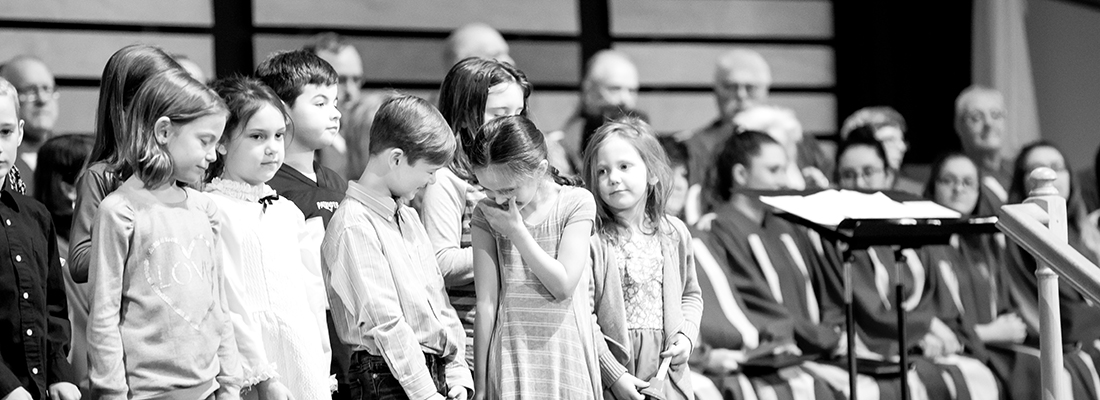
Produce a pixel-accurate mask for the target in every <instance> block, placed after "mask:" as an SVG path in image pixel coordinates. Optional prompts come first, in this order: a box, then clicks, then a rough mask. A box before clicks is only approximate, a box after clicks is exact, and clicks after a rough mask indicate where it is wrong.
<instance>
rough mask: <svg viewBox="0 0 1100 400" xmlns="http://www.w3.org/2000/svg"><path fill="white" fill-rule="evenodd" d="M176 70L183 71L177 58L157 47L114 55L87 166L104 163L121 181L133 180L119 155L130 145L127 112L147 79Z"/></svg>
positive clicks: (106, 68) (104, 80) (128, 48)
mask: <svg viewBox="0 0 1100 400" xmlns="http://www.w3.org/2000/svg"><path fill="white" fill-rule="evenodd" d="M173 69H175V70H180V71H183V67H181V66H180V65H179V63H177V62H176V60H175V58H173V57H172V56H171V55H169V54H168V53H166V52H165V51H164V49H161V48H160V47H156V46H150V45H144V44H135V45H130V46H126V47H123V48H121V49H118V51H116V52H115V53H114V54H112V55H111V58H110V59H108V60H107V65H105V66H104V67H103V76H102V77H101V79H100V82H102V83H101V84H100V90H99V108H98V109H97V112H96V123H95V144H94V145H93V146H92V152H91V154H90V155H89V156H88V161H87V165H91V164H93V163H97V162H100V161H103V162H106V163H107V164H108V166H109V168H110V169H111V170H113V171H114V172H115V173H116V174H118V176H119V177H120V178H122V179H126V178H128V177H130V174H131V173H132V171H130V166H129V165H128V164H127V163H126V160H124V159H123V158H122V157H120V154H119V153H120V150H121V149H120V147H122V146H126V145H127V143H129V142H130V130H129V129H126V127H125V125H126V110H127V109H128V108H129V107H130V104H131V103H132V102H133V100H134V96H135V95H137V91H138V89H139V88H140V87H141V85H142V84H143V83H145V81H146V80H148V79H149V78H150V77H152V76H154V75H156V74H159V73H161V72H164V71H168V70H173Z"/></svg>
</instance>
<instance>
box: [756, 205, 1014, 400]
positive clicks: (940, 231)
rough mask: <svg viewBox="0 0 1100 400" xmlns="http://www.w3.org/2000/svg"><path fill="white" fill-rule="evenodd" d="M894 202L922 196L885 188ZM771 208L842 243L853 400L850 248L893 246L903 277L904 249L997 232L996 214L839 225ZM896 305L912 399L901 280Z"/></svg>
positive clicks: (904, 386) (902, 364)
mask: <svg viewBox="0 0 1100 400" xmlns="http://www.w3.org/2000/svg"><path fill="white" fill-rule="evenodd" d="M813 193H816V191H808V192H806V191H804V192H793V191H777V192H762V191H753V193H752V194H753V195H760V196H768V195H809V194H813ZM883 193H884V194H886V195H887V196H888V197H890V198H891V199H893V200H895V201H909V200H914V199H919V198H917V197H915V196H913V195H912V194H909V193H902V192H883ZM769 208H770V209H771V210H772V211H773V212H774V213H775V214H776V216H779V217H781V218H783V219H786V220H788V221H791V222H793V223H795V224H798V225H802V226H805V227H807V228H810V229H812V230H813V231H815V232H817V233H818V234H819V235H821V236H822V237H823V238H826V239H829V240H831V241H835V242H837V243H840V244H842V254H841V261H842V262H843V263H844V308H845V310H844V319H845V325H846V331H847V332H848V374H849V376H848V382H849V398H851V399H858V397H857V396H856V373H857V369H856V356H855V348H856V344H855V342H856V340H855V337H856V322H855V318H854V306H853V300H852V299H853V293H852V292H853V290H852V265H851V264H852V251H853V250H863V249H868V248H870V247H872V246H890V247H892V248H894V249H896V250H895V254H896V255H897V256H898V257H896V262H895V266H894V267H895V268H898V269H899V271H898V276H901V273H900V268H901V267H902V266H903V265H904V263H905V256H904V255H902V254H901V251H902V250H903V249H915V248H918V247H922V246H928V245H938V244H948V243H949V242H950V240H951V235H953V234H981V233H996V232H998V230H997V226H996V224H997V217H979V218H961V219H960V218H951V219H938V218H894V219H844V220H843V221H841V222H840V224H839V225H837V226H828V225H821V224H819V223H816V222H813V221H810V220H808V219H806V218H803V217H801V216H799V215H797V214H793V213H790V212H787V211H785V210H782V209H778V208H775V207H770V206H769ZM895 297H896V298H895V301H896V302H897V304H896V305H895V307H894V308H895V309H896V310H897V317H898V348H899V351H898V355H899V357H900V360H899V363H898V366H899V370H900V371H901V373H900V380H901V396H902V400H908V398H909V382H908V380H909V378H908V366H909V359H908V358H909V357H908V354H907V351H906V348H905V347H906V346H905V343H907V340H906V337H905V308H904V307H903V305H902V301H903V300H902V299H904V283H903V281H902V280H901V279H898V282H897V284H896V285H895Z"/></svg>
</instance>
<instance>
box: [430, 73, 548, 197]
mask: <svg viewBox="0 0 1100 400" xmlns="http://www.w3.org/2000/svg"><path fill="white" fill-rule="evenodd" d="M506 82H509V83H515V84H516V85H519V87H520V89H522V90H523V110H522V111H520V115H527V97H529V96H530V95H531V83H530V82H528V81H527V75H524V74H523V72H522V71H520V70H519V69H517V68H516V67H514V66H512V65H511V64H508V63H504V62H500V61H496V60H491V59H486V58H476V57H470V58H467V59H464V60H462V61H459V62H458V63H457V64H455V65H454V66H452V67H451V70H450V71H448V72H447V76H446V77H445V78H443V84H442V85H440V87H439V112H440V113H441V114H443V118H445V119H446V120H447V123H448V124H449V125H450V127H451V130H452V131H454V134H455V136H456V137H457V139H458V151H457V152H456V153H455V157H454V160H453V161H452V162H451V170H452V171H454V173H455V175H458V176H460V177H462V178H464V179H471V178H472V177H473V173H472V171H470V159H469V157H468V156H467V154H468V152H469V149H468V147H467V146H469V144H470V143H472V142H473V141H474V137H475V136H476V135H477V132H478V128H481V125H483V124H484V123H485V120H484V119H485V101H486V100H487V99H488V97H489V88H491V87H493V86H496V85H499V84H501V83H506Z"/></svg>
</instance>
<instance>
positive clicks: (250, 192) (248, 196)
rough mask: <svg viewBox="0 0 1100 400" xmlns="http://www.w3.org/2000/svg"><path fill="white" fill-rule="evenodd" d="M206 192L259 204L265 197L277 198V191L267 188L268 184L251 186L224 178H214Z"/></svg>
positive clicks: (207, 186)
mask: <svg viewBox="0 0 1100 400" xmlns="http://www.w3.org/2000/svg"><path fill="white" fill-rule="evenodd" d="M206 191H207V192H218V193H221V194H224V195H226V196H229V197H232V198H235V199H240V200H244V201H247V202H257V201H260V199H262V198H265V197H271V196H277V194H276V193H275V189H272V188H271V186H267V184H263V185H249V184H247V183H244V182H240V181H232V180H228V179H222V178H214V180H213V181H211V182H210V183H209V184H207V185H206Z"/></svg>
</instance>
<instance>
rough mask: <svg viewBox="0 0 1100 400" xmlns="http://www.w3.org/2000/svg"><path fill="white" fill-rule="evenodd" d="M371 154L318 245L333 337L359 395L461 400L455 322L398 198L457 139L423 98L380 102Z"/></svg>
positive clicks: (441, 161)
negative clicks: (346, 354)
mask: <svg viewBox="0 0 1100 400" xmlns="http://www.w3.org/2000/svg"><path fill="white" fill-rule="evenodd" d="M370 136H371V140H370V158H369V159H368V161H367V167H366V170H364V171H363V175H362V177H361V178H359V180H358V181H352V182H351V183H349V185H348V186H349V187H348V193H347V198H346V199H344V201H343V202H342V203H341V205H340V208H339V209H338V210H337V211H336V214H335V215H333V217H332V225H331V226H329V228H328V230H327V231H326V232H325V241H324V243H323V244H322V247H321V254H322V255H323V257H324V261H325V262H324V264H323V265H324V268H325V283H326V287H327V289H328V293H329V300H330V302H331V306H332V315H333V319H334V322H335V325H336V328H337V332H338V333H339V335H340V339H342V340H343V341H344V343H346V344H348V345H349V346H350V347H351V349H353V350H354V351H355V352H354V353H353V354H352V358H351V360H352V363H351V369H350V370H349V375H348V377H349V380H350V382H351V397H352V398H356V399H360V398H362V399H428V398H430V399H439V400H442V399H443V398H444V396H446V397H447V398H449V399H459V400H465V399H466V398H467V396H469V391H470V390H472V388H473V380H472V379H471V377H470V369H469V366H468V365H466V359H465V357H464V355H463V352H464V351H465V346H464V345H463V340H462V338H463V337H464V336H463V334H462V324H461V323H460V322H459V321H458V316H457V315H456V314H455V311H454V309H453V308H451V306H450V305H449V304H448V303H447V297H446V296H447V294H446V292H445V290H444V288H443V276H442V275H441V274H440V272H439V266H438V264H436V261H435V254H434V252H433V251H432V248H431V244H430V243H429V242H428V234H427V233H426V232H424V226H423V225H421V224H420V218H419V217H418V216H417V215H416V211H414V210H413V209H412V208H411V207H408V206H405V205H404V204H403V202H404V201H407V200H408V199H409V198H410V197H412V196H414V195H416V193H417V191H418V190H420V189H421V188H423V187H424V186H425V185H429V184H431V183H432V181H434V180H435V171H436V170H439V169H440V168H442V167H443V166H444V165H447V163H449V162H450V161H451V157H452V155H453V154H454V149H455V140H454V137H453V136H452V134H451V131H450V129H449V128H448V127H447V122H446V121H445V120H443V117H442V116H441V115H439V112H438V111H436V110H435V108H433V107H432V106H431V105H430V104H428V102H426V101H424V100H423V99H420V98H417V97H411V96H401V97H395V98H392V99H390V100H387V101H386V102H385V103H383V104H382V107H381V108H380V109H379V110H378V114H377V115H376V116H375V118H374V123H373V124H372V126H371V132H370Z"/></svg>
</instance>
